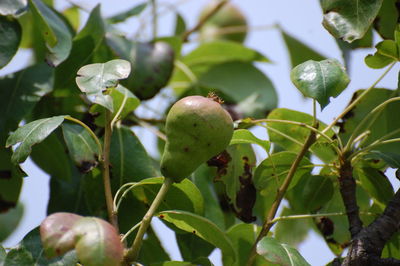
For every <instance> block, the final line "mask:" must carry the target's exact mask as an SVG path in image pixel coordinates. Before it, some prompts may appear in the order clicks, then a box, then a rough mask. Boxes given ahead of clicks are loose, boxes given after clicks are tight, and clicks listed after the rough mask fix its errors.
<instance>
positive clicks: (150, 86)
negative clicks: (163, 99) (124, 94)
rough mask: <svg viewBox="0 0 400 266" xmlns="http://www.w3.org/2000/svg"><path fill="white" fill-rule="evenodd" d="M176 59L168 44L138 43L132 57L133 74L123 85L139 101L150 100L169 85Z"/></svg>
mask: <svg viewBox="0 0 400 266" xmlns="http://www.w3.org/2000/svg"><path fill="white" fill-rule="evenodd" d="M174 59H175V55H174V50H173V49H172V48H171V46H170V45H169V44H168V43H166V42H161V41H160V42H155V43H141V42H138V43H136V44H135V48H134V49H132V51H131V55H130V61H131V67H132V73H131V75H129V78H128V79H127V80H126V81H124V82H123V84H124V85H126V87H127V88H128V89H129V90H131V91H132V92H133V93H134V94H135V95H136V96H137V97H138V98H139V99H141V100H147V99H150V98H152V97H154V96H155V95H156V94H157V93H158V92H159V91H160V89H162V88H163V87H165V85H167V83H168V81H169V79H170V77H171V75H172V70H173V69H174Z"/></svg>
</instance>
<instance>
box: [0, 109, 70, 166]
mask: <svg viewBox="0 0 400 266" xmlns="http://www.w3.org/2000/svg"><path fill="white" fill-rule="evenodd" d="M63 121H64V116H63V115H60V116H53V117H50V118H44V119H39V120H36V121H33V122H30V123H28V124H26V125H24V126H22V127H20V128H18V129H17V130H16V131H15V132H14V133H12V134H11V135H10V136H9V137H8V139H7V142H6V147H10V146H12V145H15V144H17V143H21V144H20V145H19V146H18V148H17V149H16V150H15V151H14V153H13V155H12V157H11V161H12V162H13V163H15V164H17V163H22V162H24V161H25V160H26V158H28V156H29V154H30V153H31V150H32V146H33V145H34V144H37V143H40V142H41V141H43V140H44V139H45V138H46V137H47V136H48V135H50V133H51V132H53V131H54V130H55V129H56V128H57V127H58V126H59V125H61V123H62V122H63Z"/></svg>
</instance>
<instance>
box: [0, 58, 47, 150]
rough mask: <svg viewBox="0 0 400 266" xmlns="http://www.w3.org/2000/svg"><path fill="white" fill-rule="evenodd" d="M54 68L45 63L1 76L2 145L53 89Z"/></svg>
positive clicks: (0, 132)
mask: <svg viewBox="0 0 400 266" xmlns="http://www.w3.org/2000/svg"><path fill="white" fill-rule="evenodd" d="M53 73H54V72H53V69H52V68H51V67H49V66H47V65H46V64H44V63H41V64H38V65H34V66H31V67H28V68H25V69H23V70H21V71H18V72H15V73H12V74H10V75H8V76H5V77H1V78H0V113H1V119H0V145H4V142H5V139H6V137H7V134H8V132H9V131H10V130H13V129H15V128H16V127H17V126H18V123H19V122H20V121H21V120H22V119H23V118H24V117H25V116H26V115H27V114H29V113H30V112H31V111H32V109H33V107H34V106H35V104H36V103H37V102H38V101H39V100H40V99H41V98H42V97H43V96H44V95H45V94H47V93H49V92H51V91H52V89H53V81H54V79H53Z"/></svg>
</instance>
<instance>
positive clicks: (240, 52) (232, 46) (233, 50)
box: [183, 41, 270, 67]
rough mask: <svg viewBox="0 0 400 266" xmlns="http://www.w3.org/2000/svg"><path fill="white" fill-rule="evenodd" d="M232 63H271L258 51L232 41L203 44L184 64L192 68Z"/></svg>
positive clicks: (190, 54)
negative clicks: (201, 65) (202, 65)
mask: <svg viewBox="0 0 400 266" xmlns="http://www.w3.org/2000/svg"><path fill="white" fill-rule="evenodd" d="M230 61H239V62H243V63H251V62H270V60H269V59H268V58H266V57H265V56H264V55H262V54H261V53H259V52H257V51H256V50H253V49H250V48H248V47H246V46H244V45H242V44H240V43H237V42H231V41H213V42H205V43H202V44H201V45H200V46H199V47H197V48H196V49H195V50H193V51H192V52H190V53H189V54H187V55H186V56H185V57H184V59H183V62H184V63H185V64H187V65H188V66H190V67H192V66H195V65H200V64H206V65H210V66H212V65H214V64H221V63H226V62H230Z"/></svg>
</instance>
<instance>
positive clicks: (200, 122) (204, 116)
mask: <svg viewBox="0 0 400 266" xmlns="http://www.w3.org/2000/svg"><path fill="white" fill-rule="evenodd" d="M165 129H166V133H167V143H166V145H165V149H164V154H163V156H162V158H161V173H162V174H163V175H164V176H165V177H167V178H171V179H173V180H174V181H175V182H180V181H182V180H183V179H184V178H186V177H188V176H189V175H190V174H191V173H192V172H194V171H195V170H196V168H197V167H199V166H200V165H201V164H202V163H204V162H206V161H207V160H209V159H210V158H212V157H213V156H215V155H217V154H219V153H221V152H222V151H223V150H224V149H225V148H226V147H227V146H228V145H229V142H230V140H231V138H232V134H233V121H232V118H231V116H230V115H229V114H228V112H227V111H225V109H223V108H222V106H221V104H220V103H218V102H216V101H214V100H212V99H210V98H205V97H202V96H188V97H185V98H183V99H181V100H179V101H178V102H176V103H175V104H174V105H173V106H172V108H171V110H170V111H169V113H168V115H167V122H166V128H165Z"/></svg>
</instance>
